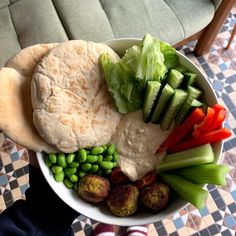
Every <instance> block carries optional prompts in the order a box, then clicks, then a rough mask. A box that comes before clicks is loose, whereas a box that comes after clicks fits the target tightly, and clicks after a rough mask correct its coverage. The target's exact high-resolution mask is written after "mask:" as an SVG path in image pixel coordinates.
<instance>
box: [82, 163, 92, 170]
mask: <svg viewBox="0 0 236 236" xmlns="http://www.w3.org/2000/svg"><path fill="white" fill-rule="evenodd" d="M91 167H92V165H91V164H90V163H84V164H82V165H81V169H82V170H83V171H85V172H86V171H88V170H90V169H91Z"/></svg>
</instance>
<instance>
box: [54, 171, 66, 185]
mask: <svg viewBox="0 0 236 236" xmlns="http://www.w3.org/2000/svg"><path fill="white" fill-rule="evenodd" d="M53 177H54V179H55V180H56V181H57V182H58V183H60V182H62V181H63V180H64V177H65V175H64V172H63V171H62V172H60V173H58V174H54V175H53Z"/></svg>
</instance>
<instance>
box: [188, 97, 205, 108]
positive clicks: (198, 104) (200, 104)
mask: <svg viewBox="0 0 236 236" xmlns="http://www.w3.org/2000/svg"><path fill="white" fill-rule="evenodd" d="M201 106H203V103H202V102H200V101H198V100H197V99H193V101H192V103H191V107H193V108H195V107H201Z"/></svg>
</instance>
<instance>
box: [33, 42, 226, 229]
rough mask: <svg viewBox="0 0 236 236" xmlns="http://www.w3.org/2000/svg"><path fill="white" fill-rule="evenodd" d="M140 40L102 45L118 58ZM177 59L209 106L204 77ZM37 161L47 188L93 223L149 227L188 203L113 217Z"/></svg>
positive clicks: (40, 157) (40, 159) (215, 147)
mask: <svg viewBox="0 0 236 236" xmlns="http://www.w3.org/2000/svg"><path fill="white" fill-rule="evenodd" d="M139 42H140V39H115V40H111V41H106V42H104V44H107V45H109V46H110V47H111V48H113V50H114V51H116V52H117V53H118V54H119V55H120V56H122V55H123V54H124V52H125V50H126V49H127V48H129V47H131V46H133V45H135V44H138V43H139ZM178 56H179V58H180V62H181V64H182V65H184V66H185V67H187V68H188V69H189V70H190V71H193V72H195V73H196V74H197V75H198V77H197V83H198V85H199V87H201V88H202V90H203V91H204V95H203V97H204V100H205V101H206V102H207V103H208V105H213V104H215V103H217V102H218V101H217V97H216V95H215V93H214V91H213V89H212V87H211V85H210V84H209V82H208V80H207V78H206V77H205V75H204V74H203V73H202V72H201V71H200V70H199V69H198V68H197V66H196V65H194V64H193V62H191V61H190V60H189V59H188V58H187V57H186V56H184V55H183V54H181V53H180V52H178ZM222 147H223V142H218V143H216V144H214V145H213V150H214V153H215V162H219V161H220V155H221V152H222ZM37 159H38V162H39V165H40V168H41V170H42V173H43V175H44V177H45V178H46V180H47V182H48V183H49V185H50V186H51V188H52V189H53V190H54V191H55V193H56V194H57V195H58V196H59V197H60V198H61V199H62V200H63V201H64V202H65V203H66V204H68V205H69V206H70V207H71V208H73V209H74V210H76V211H77V212H79V213H81V214H82V215H84V216H87V217H89V218H91V219H93V220H96V221H99V222H104V223H107V224H114V225H119V226H131V225H143V224H149V223H153V222H156V221H160V220H162V219H164V218H166V217H167V216H169V215H171V214H174V213H176V212H177V211H179V210H180V209H182V208H184V207H186V206H187V205H188V202H186V201H184V200H182V199H180V198H178V197H177V196H176V197H175V200H174V201H172V202H171V203H170V205H169V206H168V207H167V208H166V209H165V210H163V211H161V212H160V213H157V214H152V213H149V212H143V213H139V214H136V215H133V216H129V217H117V216H114V215H113V214H111V213H110V211H109V210H108V208H107V206H105V204H104V203H103V204H98V205H96V204H90V203H88V202H86V201H84V200H82V199H81V198H80V197H78V195H77V194H76V193H75V191H73V190H69V189H67V188H66V187H65V186H64V184H62V183H57V182H56V181H55V180H54V178H53V176H52V174H51V173H50V171H49V168H48V167H47V166H46V165H45V163H44V154H43V153H37Z"/></svg>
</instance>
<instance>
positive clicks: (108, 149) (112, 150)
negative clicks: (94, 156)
mask: <svg viewBox="0 0 236 236" xmlns="http://www.w3.org/2000/svg"><path fill="white" fill-rule="evenodd" d="M115 149H116V147H115V144H113V143H112V144H110V145H109V146H108V148H107V153H108V154H109V155H112V154H113V153H114V152H115Z"/></svg>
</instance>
